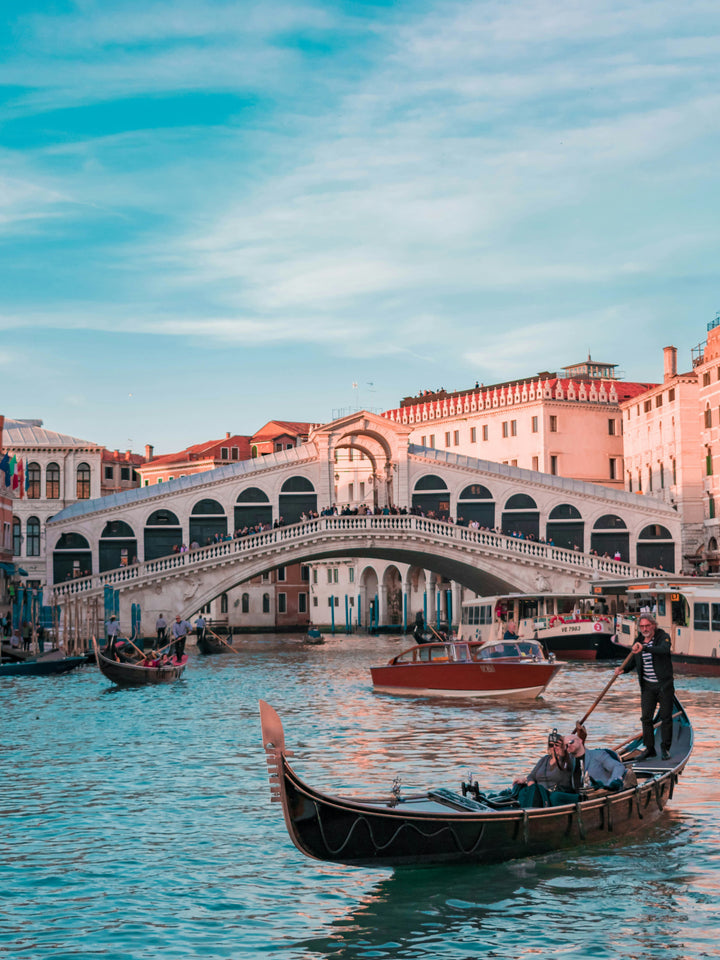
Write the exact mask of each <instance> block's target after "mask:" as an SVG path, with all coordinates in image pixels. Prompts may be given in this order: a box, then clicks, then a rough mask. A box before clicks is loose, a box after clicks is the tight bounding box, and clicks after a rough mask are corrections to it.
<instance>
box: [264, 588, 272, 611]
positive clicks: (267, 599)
mask: <svg viewBox="0 0 720 960" xmlns="http://www.w3.org/2000/svg"><path fill="white" fill-rule="evenodd" d="M263 613H270V594H269V593H264V594H263Z"/></svg>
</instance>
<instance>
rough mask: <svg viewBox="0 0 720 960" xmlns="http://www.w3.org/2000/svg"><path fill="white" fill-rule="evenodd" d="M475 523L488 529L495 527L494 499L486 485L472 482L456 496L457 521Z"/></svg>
mask: <svg viewBox="0 0 720 960" xmlns="http://www.w3.org/2000/svg"><path fill="white" fill-rule="evenodd" d="M461 520H462V521H463V522H464V523H477V524H478V525H479V526H481V527H485V528H487V529H488V530H494V529H495V499H494V498H493V495H492V494H491V493H490V491H489V490H488V488H487V487H484V486H483V485H482V484H481V483H473V484H471V485H470V486H469V487H465V489H464V490H463V491H462V493H461V494H460V496H459V497H458V504H457V521H458V523H460V521H461Z"/></svg>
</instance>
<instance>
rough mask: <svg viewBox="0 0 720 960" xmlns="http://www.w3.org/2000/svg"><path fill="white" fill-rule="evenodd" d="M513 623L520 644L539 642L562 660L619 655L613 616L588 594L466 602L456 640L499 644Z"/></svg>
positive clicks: (514, 595) (521, 595) (532, 595)
mask: <svg viewBox="0 0 720 960" xmlns="http://www.w3.org/2000/svg"><path fill="white" fill-rule="evenodd" d="M510 625H513V626H514V627H515V631H514V632H516V633H517V635H518V637H519V639H521V640H539V641H540V643H541V644H542V645H543V646H544V648H545V649H546V650H547V651H548V652H550V653H554V654H555V655H556V656H559V657H562V658H563V659H566V660H608V659H613V658H615V657H618V656H620V655H621V651H618V649H617V647H616V646H615V645H614V644H613V642H612V639H613V636H614V635H615V632H616V630H615V621H614V617H613V616H612V615H611V614H610V613H609V607H608V606H607V603H606V601H605V600H604V598H603V597H597V596H594V595H593V594H556V593H506V594H501V595H499V596H495V597H479V598H478V599H476V600H470V601H465V602H464V603H463V605H462V616H461V623H460V631H459V637H460V638H461V639H463V640H498V639H501V638H502V637H503V636H504V635H505V633H506V631H507V630H508V627H509V626H510Z"/></svg>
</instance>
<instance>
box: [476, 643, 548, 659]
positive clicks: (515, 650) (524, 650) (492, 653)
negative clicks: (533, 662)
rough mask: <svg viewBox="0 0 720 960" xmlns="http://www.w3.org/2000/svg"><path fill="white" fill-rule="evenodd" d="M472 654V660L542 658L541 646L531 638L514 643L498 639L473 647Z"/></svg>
mask: <svg viewBox="0 0 720 960" xmlns="http://www.w3.org/2000/svg"><path fill="white" fill-rule="evenodd" d="M472 656H473V659H474V660H493V659H496V658H499V657H503V658H505V659H507V658H508V657H516V658H518V659H523V660H525V659H544V657H543V652H542V647H541V646H540V644H539V643H535V642H534V641H532V640H520V641H518V642H516V643H508V642H507V641H499V642H498V643H486V644H483V645H482V646H477V647H474V648H473V651H472Z"/></svg>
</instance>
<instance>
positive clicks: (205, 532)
mask: <svg viewBox="0 0 720 960" xmlns="http://www.w3.org/2000/svg"><path fill="white" fill-rule="evenodd" d="M226 535H227V517H226V516H225V511H224V510H223V508H222V506H221V505H220V504H219V503H218V502H217V500H210V499H205V500H199V501H198V502H197V503H196V504H195V506H194V507H193V508H192V513H191V516H190V533H189V536H190V543H191V544H193V543H197V544H198V546H200V547H204V546H206V545H207V544H209V543H213V542H214V541H217V540H221V539H222V538H223V537H225V536H226Z"/></svg>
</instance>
